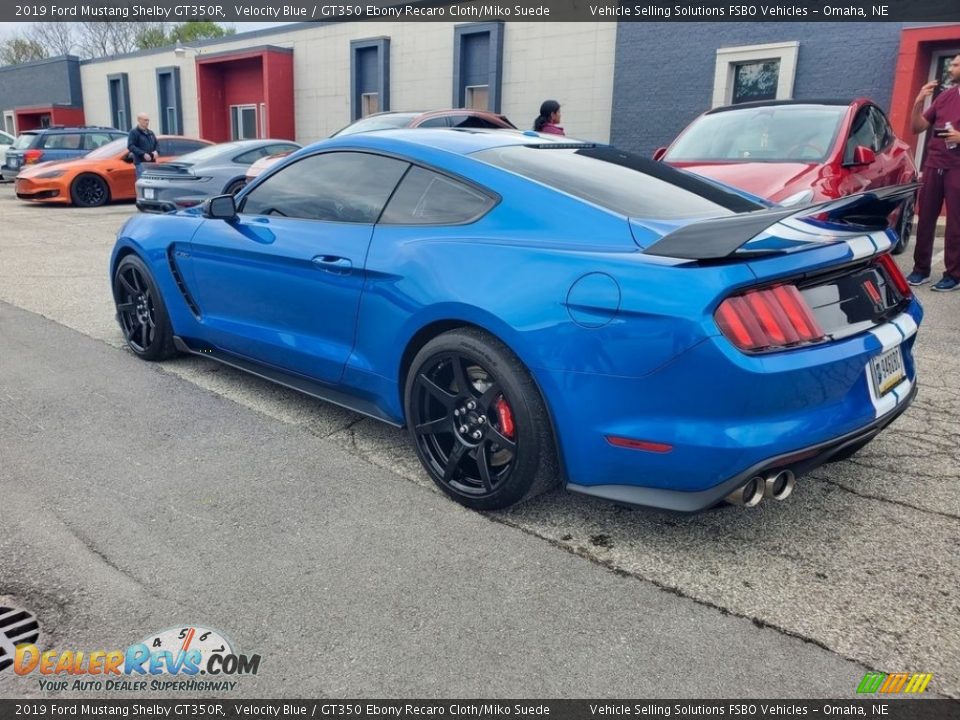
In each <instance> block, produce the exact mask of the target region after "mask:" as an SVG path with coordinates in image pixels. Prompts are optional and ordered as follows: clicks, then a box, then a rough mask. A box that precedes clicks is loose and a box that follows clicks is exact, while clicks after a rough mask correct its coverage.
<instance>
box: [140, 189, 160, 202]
mask: <svg viewBox="0 0 960 720" xmlns="http://www.w3.org/2000/svg"><path fill="white" fill-rule="evenodd" d="M156 196H157V191H156V190H154V189H153V188H144V189H143V199H144V200H153V199H154V198H155V197H156Z"/></svg>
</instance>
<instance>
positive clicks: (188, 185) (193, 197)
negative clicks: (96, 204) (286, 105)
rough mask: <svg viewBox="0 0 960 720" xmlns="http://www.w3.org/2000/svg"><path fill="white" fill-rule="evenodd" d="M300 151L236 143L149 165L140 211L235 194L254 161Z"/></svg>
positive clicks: (287, 145)
mask: <svg viewBox="0 0 960 720" xmlns="http://www.w3.org/2000/svg"><path fill="white" fill-rule="evenodd" d="M299 148H300V145H298V144H297V143H295V142H292V141H290V140H237V141H235V142H228V143H221V144H219V145H211V146H210V147H205V148H203V149H202V150H197V151H196V152H192V153H189V154H187V155H181V156H180V157H179V158H177V159H176V160H174V161H172V162H166V163H159V164H151V163H147V164H145V165H144V166H143V174H142V175H141V176H140V178H139V179H138V180H137V207H138V208H139V209H140V210H143V211H144V212H170V211H171V210H176V209H177V208H178V207H185V206H189V205H196V204H198V203H200V202H201V201H203V200H204V199H205V198H208V197H214V196H216V195H223V194H225V193H230V194H233V193H236V192H238V191H239V190H240V189H241V188H242V187H243V186H244V183H245V182H246V174H247V168H248V167H250V165H252V164H253V163H254V162H255V161H257V160H259V159H260V158H262V157H266V156H268V155H275V154H276V153H283V152H290V151H293V150H298V149H299Z"/></svg>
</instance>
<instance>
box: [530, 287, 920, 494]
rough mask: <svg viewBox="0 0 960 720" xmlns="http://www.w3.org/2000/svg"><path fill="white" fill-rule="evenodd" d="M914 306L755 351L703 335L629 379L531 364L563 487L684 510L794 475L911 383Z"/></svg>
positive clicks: (887, 411) (863, 427)
mask: <svg viewBox="0 0 960 720" xmlns="http://www.w3.org/2000/svg"><path fill="white" fill-rule="evenodd" d="M922 314H923V313H922V309H921V308H920V305H919V304H918V303H917V302H915V301H913V302H911V304H910V306H909V307H908V308H907V309H906V312H904V313H902V314H901V315H899V316H897V318H895V319H894V320H892V321H890V322H888V323H886V324H884V325H881V326H878V328H876V329H875V330H871V331H869V332H865V333H862V334H859V335H857V336H854V337H850V338H846V339H843V340H838V341H835V342H831V343H825V344H823V345H816V346H811V347H809V348H801V349H795V350H791V351H786V352H780V353H771V354H768V355H761V356H749V355H746V354H744V353H741V352H740V351H738V350H736V349H735V348H734V347H733V346H732V345H731V344H730V343H729V342H728V341H727V340H726V339H724V338H723V337H720V336H712V337H708V338H705V339H703V340H702V341H701V342H700V343H699V344H697V345H696V346H694V347H692V348H689V349H688V350H686V351H684V352H682V353H681V354H680V355H678V356H677V357H675V358H674V359H673V360H671V361H670V362H668V363H666V364H664V365H662V366H661V367H659V368H657V369H655V370H653V371H651V372H648V373H646V374H644V375H641V376H638V377H623V376H613V375H602V374H593V373H583V372H567V371H562V370H544V369H537V368H532V370H533V373H534V376H535V377H536V380H537V382H538V384H539V385H540V387H541V389H542V391H543V395H544V397H545V399H547V402H548V405H549V407H550V412H551V415H552V418H553V424H554V427H555V429H556V437H557V443H558V446H559V450H560V453H561V458H562V461H563V466H564V470H565V476H566V480H567V482H568V483H569V487H570V489H571V490H574V491H576V492H582V493H586V494H590V495H598V496H600V497H608V498H611V499H616V500H618V501H620V502H629V503H636V504H643V505H653V506H657V507H663V508H671V509H676V510H687V511H693V510H697V509H701V508H705V507H708V506H710V505H712V504H714V503H715V502H716V501H717V500H718V499H720V498H723V497H724V496H725V495H727V494H729V492H730V491H731V490H732V489H735V488H736V487H737V486H738V483H743V482H745V480H746V479H749V478H750V477H752V475H754V474H757V473H758V472H759V471H763V470H773V469H791V470H793V471H794V473H795V474H796V475H798V476H799V475H801V474H803V473H804V472H807V471H808V470H809V469H810V468H812V467H815V466H816V465H819V464H821V463H823V462H827V461H828V460H829V459H830V458H832V457H836V456H837V455H838V454H842V453H843V452H845V451H846V450H847V449H848V448H850V447H851V446H852V445H854V444H856V443H858V442H859V443H866V442H868V441H869V440H870V439H872V437H873V435H875V434H876V433H877V432H879V431H880V430H881V429H882V428H883V427H885V426H886V425H888V424H889V423H890V422H891V421H892V420H893V419H894V418H896V417H897V416H899V415H900V414H901V413H902V412H903V411H904V409H905V408H906V407H907V406H908V405H909V403H910V402H911V401H912V399H913V397H914V394H915V392H916V391H915V386H916V369H915V365H914V360H913V345H914V343H915V341H916V334H915V332H916V329H917V326H918V324H919V322H920V319H921V318H922ZM893 347H899V348H900V350H901V353H902V358H903V371H904V376H903V377H902V378H901V380H900V381H899V383H898V384H897V385H896V386H895V387H893V388H892V389H890V390H888V391H887V392H886V393H885V394H883V395H878V393H877V391H876V390H875V389H874V386H875V384H876V381H875V379H874V377H873V373H872V372H871V369H872V368H873V361H874V360H875V359H877V358H879V357H880V356H881V355H882V354H883V353H885V352H889V351H890V350H891V349H892V348H893ZM610 438H612V439H626V440H630V441H639V442H640V443H641V445H640V446H638V447H624V446H623V445H624V443H622V442H617V443H614V442H612V441H611V440H610ZM642 443H647V444H653V445H652V446H650V447H644V446H643V445H642ZM651 448H652V449H651ZM658 448H659V449H658ZM801 461H802V462H801Z"/></svg>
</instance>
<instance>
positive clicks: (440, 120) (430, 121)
mask: <svg viewBox="0 0 960 720" xmlns="http://www.w3.org/2000/svg"><path fill="white" fill-rule="evenodd" d="M417 127H418V128H438V127H439V128H445V127H450V125H449V124H448V123H447V118H445V117H443V116H440V117H432V118H427V119H426V120H424V121H423V122H422V123H420V124H419V125H417Z"/></svg>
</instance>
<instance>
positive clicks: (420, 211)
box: [380, 167, 495, 225]
mask: <svg viewBox="0 0 960 720" xmlns="http://www.w3.org/2000/svg"><path fill="white" fill-rule="evenodd" d="M494 204H495V200H494V199H493V198H492V197H490V196H489V195H488V194H486V193H484V192H482V191H480V190H478V189H475V188H472V187H470V186H469V185H465V184H464V183H462V182H459V181H457V180H454V179H453V178H449V177H447V176H445V175H440V174H439V173H435V172H432V171H430V170H425V169H424V168H419V167H412V168H410V171H409V172H408V173H407V174H406V175H405V176H404V178H403V181H402V182H401V183H400V187H398V188H397V191H396V192H395V193H394V194H393V197H392V198H390V202H389V203H388V204H387V207H386V209H385V210H384V211H383V215H382V216H381V218H380V224H388V225H461V224H463V223H468V222H471V221H473V220H476V219H478V218H479V217H480V216H481V215H483V214H485V213H486V212H487V211H488V210H489V209H490V208H492V207H493V206H494Z"/></svg>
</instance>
